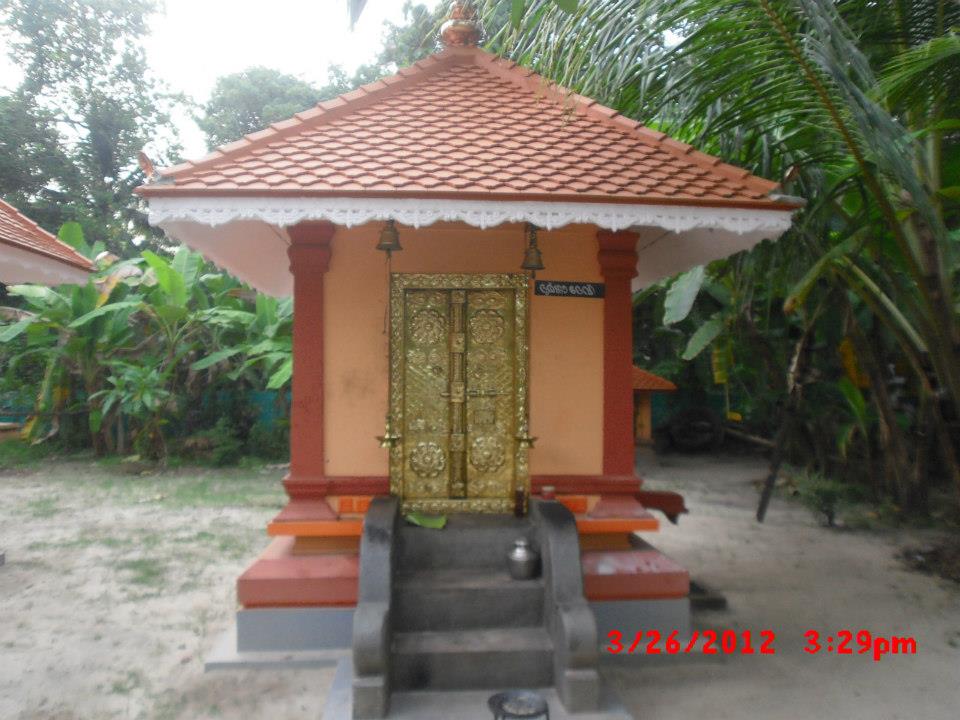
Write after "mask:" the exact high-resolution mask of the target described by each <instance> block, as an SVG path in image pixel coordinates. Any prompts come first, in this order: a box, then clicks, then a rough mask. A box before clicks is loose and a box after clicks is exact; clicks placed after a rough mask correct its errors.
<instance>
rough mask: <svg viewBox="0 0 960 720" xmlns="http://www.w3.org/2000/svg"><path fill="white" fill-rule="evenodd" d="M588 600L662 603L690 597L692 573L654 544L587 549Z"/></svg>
mask: <svg viewBox="0 0 960 720" xmlns="http://www.w3.org/2000/svg"><path fill="white" fill-rule="evenodd" d="M581 563H582V565H583V589H584V593H585V594H586V596H587V599H588V600H660V599H664V598H684V597H687V595H689V594H690V573H688V572H687V571H686V570H685V569H684V568H683V567H681V566H680V565H678V564H677V563H675V562H674V561H673V560H671V559H670V558H668V557H667V556H666V555H664V554H662V553H661V552H660V551H659V550H657V549H656V548H654V547H653V546H651V545H648V544H646V543H643V545H642V547H640V548H636V549H631V550H584V551H583V552H582V553H581Z"/></svg>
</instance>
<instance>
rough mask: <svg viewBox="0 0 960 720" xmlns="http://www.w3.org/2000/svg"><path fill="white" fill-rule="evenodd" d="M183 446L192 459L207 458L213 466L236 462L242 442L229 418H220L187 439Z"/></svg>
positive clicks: (241, 452) (239, 456)
mask: <svg viewBox="0 0 960 720" xmlns="http://www.w3.org/2000/svg"><path fill="white" fill-rule="evenodd" d="M185 447H186V448H187V449H188V450H189V451H190V453H191V456H192V457H193V458H194V459H202V460H208V461H209V462H210V463H211V464H213V465H214V466H215V467H223V466H224V465H234V464H236V463H237V462H238V461H239V460H240V458H241V456H242V455H243V442H242V441H241V440H240V438H239V437H237V432H236V430H235V429H234V428H233V427H232V426H231V424H230V420H229V418H225V417H223V418H220V419H219V420H217V424H216V425H214V426H213V427H212V428H210V429H209V430H202V431H200V432H198V433H195V434H194V435H193V436H191V437H190V438H188V439H187V441H186V443H185Z"/></svg>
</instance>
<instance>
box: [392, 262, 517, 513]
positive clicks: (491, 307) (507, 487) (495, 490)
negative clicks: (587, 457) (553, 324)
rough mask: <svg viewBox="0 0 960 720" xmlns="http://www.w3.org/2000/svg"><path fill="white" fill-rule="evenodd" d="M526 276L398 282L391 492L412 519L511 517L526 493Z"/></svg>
mask: <svg viewBox="0 0 960 720" xmlns="http://www.w3.org/2000/svg"><path fill="white" fill-rule="evenodd" d="M526 302H527V281H526V278H525V277H524V276H522V275H406V274H396V275H394V276H393V277H392V281H391V329H390V345H391V352H390V365H391V368H390V373H391V375H390V414H391V419H392V421H393V422H394V423H396V427H397V428H398V429H399V432H400V435H401V438H400V442H399V443H398V444H397V445H396V446H394V447H393V449H392V450H391V454H390V487H391V492H393V493H394V494H396V495H399V496H400V497H401V498H402V500H403V508H404V510H405V511H409V510H421V511H427V512H509V511H510V510H511V509H512V507H513V502H514V500H513V498H514V493H515V490H516V489H517V488H523V489H524V490H526V489H527V488H528V485H529V480H528V476H527V461H526V457H527V456H526V448H524V447H521V446H520V445H519V444H518V442H517V435H518V434H519V433H518V428H520V426H521V425H522V424H524V420H525V417H526V415H525V414H526V402H527V370H526V362H527V336H526Z"/></svg>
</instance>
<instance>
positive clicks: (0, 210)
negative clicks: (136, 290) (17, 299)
mask: <svg viewBox="0 0 960 720" xmlns="http://www.w3.org/2000/svg"><path fill="white" fill-rule="evenodd" d="M91 270H93V265H92V264H91V262H90V261H89V260H87V259H86V258H85V257H83V255H81V254H80V253H78V252H77V251H76V250H74V249H73V248H72V247H70V246H69V245H67V244H66V243H63V242H61V241H60V240H58V239H57V238H56V237H54V236H53V235H51V234H50V233H48V232H47V231H46V230H44V229H43V228H41V227H40V226H39V225H37V224H36V223H35V222H33V221H32V220H30V219H29V218H28V217H26V216H25V215H23V214H22V213H20V212H19V211H18V210H17V209H16V208H15V207H13V206H12V205H10V204H8V203H6V202H4V201H3V200H0V282H4V283H7V284H10V283H18V282H36V283H43V284H47V285H56V284H60V283H67V282H71V283H72V282H83V281H84V280H85V279H86V275H87V273H89V272H90V271H91Z"/></svg>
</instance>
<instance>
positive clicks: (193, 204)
mask: <svg viewBox="0 0 960 720" xmlns="http://www.w3.org/2000/svg"><path fill="white" fill-rule="evenodd" d="M148 202H149V207H150V223H151V224H152V225H161V224H166V223H169V222H171V221H174V222H184V221H186V222H195V223H200V224H202V225H209V226H211V227H215V226H218V225H224V224H226V223H229V222H234V221H237V220H260V221H262V222H265V223H267V224H269V225H273V226H276V227H289V226H291V225H295V224H297V223H298V222H301V221H304V220H327V221H329V222H332V223H333V224H334V225H340V226H343V227H352V226H354V225H362V224H364V223H367V222H370V221H372V220H389V219H393V220H396V221H397V222H398V223H401V224H402V225H407V226H411V227H422V226H425V225H432V224H433V223H436V222H441V221H446V222H456V221H460V222H464V223H467V224H468V225H473V226H475V227H479V228H488V227H494V226H496V225H501V224H502V223H510V222H530V223H533V224H534V225H537V226H538V227H542V228H545V229H548V230H550V229H554V228H559V227H563V226H564V225H571V224H589V225H596V226H597V227H601V228H604V229H607V230H624V229H626V228H630V227H638V226H645V227H659V228H663V229H664V230H669V231H671V232H675V233H681V232H686V231H688V230H693V229H699V228H710V229H716V230H725V231H727V232H732V233H737V234H743V233H756V232H761V233H764V234H766V235H767V237H770V238H774V237H777V236H779V235H780V234H781V233H783V232H784V231H785V230H786V229H787V228H789V227H790V223H791V215H792V213H791V211H789V210H753V209H743V208H715V207H687V206H680V205H625V204H622V203H579V202H535V201H528V202H523V201H510V202H502V201H497V200H433V199H417V198H261V197H216V198H210V197H199V198H198V197H153V198H149V200H148Z"/></svg>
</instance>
